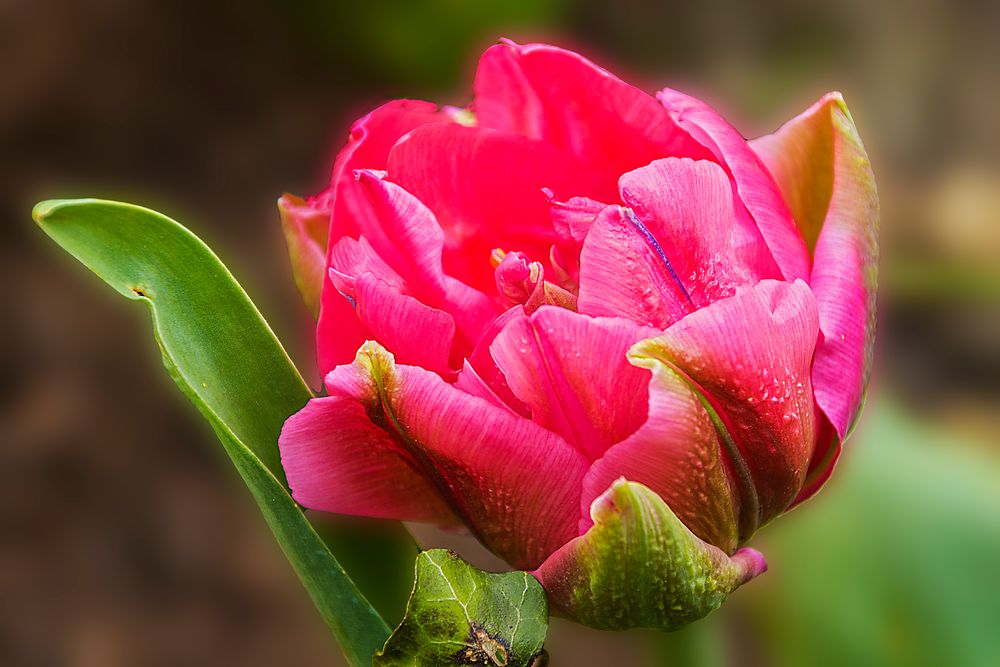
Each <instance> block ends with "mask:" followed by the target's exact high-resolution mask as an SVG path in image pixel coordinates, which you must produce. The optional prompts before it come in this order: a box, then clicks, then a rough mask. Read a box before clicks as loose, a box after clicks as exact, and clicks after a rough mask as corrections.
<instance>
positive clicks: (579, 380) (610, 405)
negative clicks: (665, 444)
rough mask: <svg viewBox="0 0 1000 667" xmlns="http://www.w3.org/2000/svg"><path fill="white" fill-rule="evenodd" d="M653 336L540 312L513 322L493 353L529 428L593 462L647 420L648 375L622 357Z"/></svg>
mask: <svg viewBox="0 0 1000 667" xmlns="http://www.w3.org/2000/svg"><path fill="white" fill-rule="evenodd" d="M654 333H655V331H652V330H649V329H643V328H641V327H637V326H636V325H634V324H632V323H631V322H628V321H626V320H620V319H611V318H601V319H595V318H590V317H586V316H583V315H579V314H577V313H573V312H571V311H568V310H566V309H563V308H554V307H551V306H543V307H542V308H540V309H539V310H538V311H536V312H535V313H534V314H533V315H531V316H528V317H517V318H513V319H512V320H511V321H510V322H509V323H508V324H507V325H506V326H505V327H504V328H503V330H502V331H501V332H500V334H499V335H498V336H497V337H496V340H495V341H493V344H492V345H491V346H490V352H491V353H492V354H493V358H494V359H495V360H496V363H497V365H498V366H499V367H500V370H502V371H503V374H504V376H505V377H506V378H507V382H508V384H509V385H510V388H511V389H512V390H513V392H514V394H515V395H516V396H517V397H518V398H519V399H521V400H522V401H524V402H525V403H526V404H527V405H528V407H529V408H531V418H532V421H534V422H535V423H537V424H541V425H542V426H544V427H545V428H547V429H549V430H551V431H555V432H556V433H559V434H560V435H562V436H563V437H564V438H565V439H566V440H568V441H569V442H570V443H572V444H573V445H575V446H576V448H577V449H578V450H579V451H580V452H582V453H583V454H584V455H585V456H586V457H587V458H588V459H590V460H593V459H596V458H598V457H599V456H601V455H602V454H603V453H604V451H605V450H606V449H607V448H608V447H609V446H611V445H612V444H614V443H616V442H618V441H619V440H622V439H624V438H626V437H628V435H629V434H631V433H632V432H633V431H635V430H636V429H637V428H638V427H639V426H640V425H641V424H642V422H643V420H644V419H645V416H646V403H647V398H646V391H647V390H646V386H647V384H648V381H649V373H648V372H646V371H645V370H644V369H641V368H637V367H635V366H633V365H631V364H630V363H629V362H628V360H627V358H626V356H625V354H626V352H627V351H628V349H629V347H630V346H631V345H632V344H633V343H635V342H636V341H637V340H640V339H642V338H644V337H646V336H649V335H653V334H654Z"/></svg>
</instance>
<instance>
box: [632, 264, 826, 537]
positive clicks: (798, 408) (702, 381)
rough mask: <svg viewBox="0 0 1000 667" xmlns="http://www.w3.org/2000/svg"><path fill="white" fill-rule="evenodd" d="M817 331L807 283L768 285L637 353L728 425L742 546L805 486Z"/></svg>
mask: <svg viewBox="0 0 1000 667" xmlns="http://www.w3.org/2000/svg"><path fill="white" fill-rule="evenodd" d="M818 333H819V322H818V315H817V312H816V300H815V298H814V297H813V295H812V292H810V290H809V287H808V286H807V285H806V284H805V283H804V282H802V281H796V282H795V283H785V282H778V281H773V280H765V281H762V282H760V283H758V284H757V285H755V286H753V287H741V288H739V289H738V290H737V292H736V294H735V295H734V296H732V297H729V298H727V299H721V300H719V301H716V302H715V303H713V304H711V305H709V306H707V307H705V308H702V309H701V310H698V311H695V312H694V313H691V314H690V315H688V316H687V317H685V318H684V319H682V320H681V321H679V322H677V323H676V324H674V325H673V326H671V327H670V328H669V329H667V330H666V331H665V332H664V333H663V335H662V336H660V337H658V338H653V339H650V340H647V341H643V342H642V343H641V344H640V345H638V346H636V348H635V350H633V353H634V354H641V355H643V356H647V357H650V358H654V359H659V360H661V361H664V362H665V363H668V364H672V365H673V366H675V367H676V368H677V369H679V370H680V371H681V372H682V373H684V374H685V375H686V376H687V377H688V378H689V379H690V380H691V381H692V382H693V383H694V385H695V387H696V388H697V389H698V390H699V391H700V392H702V393H703V395H704V397H705V398H706V399H707V400H708V401H709V402H710V406H711V409H712V410H713V411H714V412H716V413H717V416H718V417H719V419H720V420H721V422H722V430H721V431H720V436H722V437H723V439H724V440H727V439H728V441H729V442H731V443H732V445H730V444H729V442H727V452H726V453H727V456H728V458H729V463H730V466H731V468H732V470H733V471H734V472H735V473H736V474H735V475H734V479H735V481H736V483H737V489H738V491H739V493H740V496H741V531H740V538H741V541H744V540H746V539H747V538H749V536H750V535H751V534H752V533H753V532H754V530H756V528H757V527H759V526H760V525H762V524H763V523H765V522H766V521H768V520H769V519H771V518H773V517H775V516H777V515H778V514H780V513H781V512H782V511H783V510H785V509H786V508H787V507H788V505H789V503H791V502H792V500H793V499H794V498H795V496H796V495H797V494H798V492H799V490H800V489H801V488H802V484H803V481H804V479H805V476H806V471H807V468H808V466H809V461H810V458H811V456H812V454H813V448H814V442H815V437H816V430H815V428H816V427H815V413H814V403H813V394H812V383H811V381H810V378H809V371H810V366H811V362H812V356H813V350H814V348H815V345H816V339H817V336H818ZM755 496H756V497H755ZM755 505H757V506H759V509H755V507H754V506H755Z"/></svg>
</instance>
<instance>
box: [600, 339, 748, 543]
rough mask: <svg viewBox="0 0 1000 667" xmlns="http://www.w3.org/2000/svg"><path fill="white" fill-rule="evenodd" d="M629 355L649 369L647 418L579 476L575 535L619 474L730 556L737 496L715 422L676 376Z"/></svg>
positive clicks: (652, 361)
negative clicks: (646, 490)
mask: <svg viewBox="0 0 1000 667" xmlns="http://www.w3.org/2000/svg"><path fill="white" fill-rule="evenodd" d="M630 358H631V361H632V363H633V364H636V365H637V366H640V367H643V368H648V369H649V370H650V371H652V374H653V375H652V377H651V378H650V380H649V415H648V417H647V418H646V422H645V423H644V424H643V425H642V427H640V428H639V430H638V431H636V432H635V433H633V434H632V435H631V436H629V437H628V438H627V439H626V440H624V441H622V442H620V443H618V444H617V445H614V446H613V447H611V448H610V449H609V450H608V451H607V452H605V454H604V456H603V457H601V458H600V459H598V460H597V461H595V462H594V465H593V466H592V467H591V469H590V471H589V472H587V476H586V477H584V480H583V494H582V495H581V498H580V501H581V511H582V512H583V516H584V521H583V523H582V524H581V533H582V532H584V531H585V530H586V529H587V528H589V527H590V526H591V525H592V523H593V522H592V521H591V519H590V513H589V510H590V506H591V504H592V503H593V502H594V501H595V500H596V499H597V498H598V496H600V495H602V494H603V493H604V492H605V491H606V490H607V489H608V487H610V486H611V485H612V484H613V483H614V481H615V480H616V479H618V478H620V477H624V478H626V479H628V480H631V481H633V482H639V483H641V484H644V485H645V486H647V487H648V488H650V489H652V490H653V491H654V492H656V493H657V494H658V495H659V496H660V497H661V498H663V500H664V501H665V502H666V503H667V505H669V506H670V509H671V510H673V512H674V514H676V515H677V516H678V518H680V520H681V521H683V522H684V525H685V526H687V527H688V529H689V530H691V532H693V533H694V534H695V535H697V536H698V537H700V538H701V539H703V540H705V541H706V542H708V543H710V544H714V545H715V546H717V547H719V548H720V549H722V550H723V551H725V552H726V553H732V552H733V550H734V549H735V548H736V545H737V543H738V541H739V535H738V529H737V517H738V516H739V507H738V503H739V498H738V497H736V496H735V495H734V493H733V489H732V488H731V484H730V481H729V475H728V473H727V471H726V463H725V460H724V457H723V456H722V454H721V453H720V446H721V445H720V442H719V436H718V433H717V432H716V428H715V425H714V424H713V423H712V420H711V418H710V417H709V415H708V413H707V412H706V411H705V408H704V407H703V406H702V404H701V402H700V401H699V400H698V397H697V396H696V395H695V393H694V392H693V391H692V390H691V388H690V387H689V386H688V384H687V383H686V382H685V381H684V380H683V379H682V378H681V377H680V376H679V375H678V374H677V372H676V371H674V370H673V369H672V368H670V367H669V366H667V365H665V364H664V363H663V362H662V361H659V360H657V359H654V358H651V357H644V356H641V355H638V354H636V355H630Z"/></svg>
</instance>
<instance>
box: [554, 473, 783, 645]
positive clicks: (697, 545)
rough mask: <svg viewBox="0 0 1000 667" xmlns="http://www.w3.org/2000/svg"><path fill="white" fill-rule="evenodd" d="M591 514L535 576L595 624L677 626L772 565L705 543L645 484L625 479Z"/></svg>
mask: <svg viewBox="0 0 1000 667" xmlns="http://www.w3.org/2000/svg"><path fill="white" fill-rule="evenodd" d="M591 517H592V518H593V520H594V525H593V526H591V528H590V529H589V530H588V531H587V532H586V533H585V534H584V535H582V536H580V537H578V538H576V539H574V540H572V541H571V542H569V543H567V544H566V545H565V546H563V547H562V548H561V549H559V550H558V551H557V552H555V553H554V554H553V555H552V556H550V557H549V558H548V559H547V560H546V561H545V563H543V564H542V566H541V567H540V568H539V569H538V571H537V572H536V573H535V574H536V576H537V577H538V578H539V580H540V581H541V582H542V584H543V585H544V586H545V590H546V592H547V593H548V596H549V603H550V604H551V605H552V607H553V611H556V612H558V613H560V614H562V615H564V616H566V617H568V618H571V619H573V620H575V621H578V622H580V623H583V624H584V625H588V626H590V627H593V628H598V629H602V630H625V629H628V628H656V629H660V630H676V629H678V628H681V627H683V626H685V625H687V624H688V623H691V622H692V621H696V620H698V619H700V618H702V617H704V616H705V615H706V614H708V613H709V612H711V611H712V610H714V609H716V608H717V607H718V606H719V605H721V604H722V603H723V602H724V601H725V599H726V598H727V597H728V596H729V594H730V593H732V592H733V591H734V590H736V589H737V588H738V587H739V586H741V585H742V584H743V583H745V582H747V581H749V580H750V579H752V578H753V577H755V576H757V575H759V574H761V573H763V572H764V571H765V570H766V569H767V564H766V563H765V562H764V557H763V556H762V555H761V554H760V553H758V552H757V551H754V550H753V549H740V550H739V551H737V552H736V553H735V554H734V555H733V556H732V557H729V556H727V555H726V554H725V552H723V551H722V550H721V549H718V548H717V547H714V546H712V545H711V544H708V543H706V542H704V541H702V540H700V539H699V538H698V537H697V536H695V535H694V533H692V532H691V531H690V530H688V529H687V527H686V526H685V525H684V524H683V523H682V522H681V521H680V519H678V518H677V517H676V516H675V515H674V513H673V512H672V511H671V510H670V508H669V507H668V506H667V504H666V503H665V502H663V500H662V499H661V498H660V497H659V496H658V495H657V494H655V493H654V492H652V491H650V490H649V489H648V488H646V487H645V486H643V485H642V484H638V483H635V482H629V481H626V480H624V479H621V480H618V481H617V482H615V483H614V484H613V485H612V486H611V488H610V489H608V490H607V491H606V492H605V493H604V495H602V496H601V497H599V498H598V499H597V500H595V501H594V503H593V504H592V505H591Z"/></svg>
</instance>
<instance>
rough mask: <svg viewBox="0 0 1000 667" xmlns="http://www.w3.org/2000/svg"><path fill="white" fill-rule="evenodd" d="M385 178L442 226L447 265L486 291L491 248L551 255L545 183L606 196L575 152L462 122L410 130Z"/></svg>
mask: <svg viewBox="0 0 1000 667" xmlns="http://www.w3.org/2000/svg"><path fill="white" fill-rule="evenodd" d="M387 179H388V180H389V181H392V182H393V183H398V184H399V185H400V186H402V187H403V188H405V189H406V190H407V191H408V192H410V193H412V194H413V195H414V196H416V197H417V198H418V199H419V200H420V201H421V202H423V203H424V204H426V205H427V207H428V208H429V209H430V210H431V211H432V212H433V213H434V216H435V217H436V218H437V220H438V222H439V223H440V225H441V227H442V228H443V229H444V234H445V242H444V267H445V271H446V272H447V273H448V274H449V275H452V276H455V277H456V278H458V279H460V280H462V281H463V282H465V283H466V284H469V285H472V286H473V287H477V288H478V289H480V290H481V291H484V292H489V291H491V290H492V284H493V268H492V267H491V266H490V261H489V259H490V252H491V251H492V250H493V249H494V248H502V249H504V250H520V251H523V252H525V253H527V254H528V255H529V256H531V257H535V258H539V259H541V258H546V257H548V252H549V248H550V247H551V246H552V244H553V243H554V242H556V241H557V237H556V234H555V232H554V230H553V228H552V221H551V218H550V216H549V204H548V200H547V198H546V196H545V194H544V193H543V192H542V188H545V187H548V188H551V189H552V190H553V191H555V192H556V193H557V194H558V195H560V196H565V195H567V194H574V195H586V196H590V195H596V196H600V195H602V194H603V195H607V194H610V193H613V192H614V190H613V183H614V182H613V180H610V179H604V182H603V184H602V183H601V182H600V181H599V180H597V179H596V177H595V174H594V173H593V171H592V170H589V169H587V168H585V166H584V165H583V164H582V163H580V161H579V160H576V159H575V158H573V157H572V156H570V155H568V154H566V153H564V152H562V151H559V150H557V149H555V148H553V147H552V146H550V145H548V144H545V143H543V142H540V141H534V140H531V139H527V138H525V137H522V136H520V135H516V134H512V133H509V132H499V131H496V130H488V129H483V128H473V127H463V126H460V125H430V126H425V127H422V128H419V129H417V130H414V131H413V132H411V133H410V134H408V135H407V136H406V137H405V138H404V139H403V140H401V141H400V142H399V143H398V144H397V145H396V146H395V148H393V150H392V152H391V154H390V156H389V171H388V176H387Z"/></svg>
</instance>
